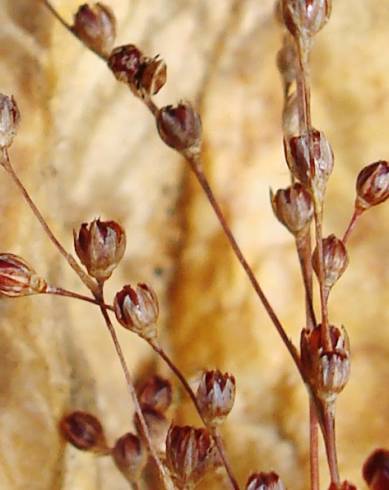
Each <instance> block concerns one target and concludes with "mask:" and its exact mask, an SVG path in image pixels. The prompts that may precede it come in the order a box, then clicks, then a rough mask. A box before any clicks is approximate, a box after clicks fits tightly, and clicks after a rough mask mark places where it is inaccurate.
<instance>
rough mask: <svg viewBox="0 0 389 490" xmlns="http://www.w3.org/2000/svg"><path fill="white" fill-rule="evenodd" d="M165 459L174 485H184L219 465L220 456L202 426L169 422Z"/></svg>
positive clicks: (192, 482) (195, 482) (190, 483)
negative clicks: (170, 423)
mask: <svg viewBox="0 0 389 490" xmlns="http://www.w3.org/2000/svg"><path fill="white" fill-rule="evenodd" d="M166 463H167V466H168V468H169V470H170V471H171V473H172V475H173V478H174V479H175V481H176V483H177V485H178V486H179V487H180V488H181V487H182V488H186V485H188V486H189V485H196V484H197V483H198V482H199V481H200V480H201V479H202V478H203V477H204V476H205V475H206V473H208V472H209V471H211V470H213V469H214V468H216V467H218V466H220V459H219V455H218V453H217V450H216V447H215V445H214V443H213V439H212V437H211V436H210V434H209V432H208V431H207V430H206V429H195V428H194V427H188V426H185V427H179V426H176V425H172V426H171V427H170V429H169V432H168V435H167V439H166Z"/></svg>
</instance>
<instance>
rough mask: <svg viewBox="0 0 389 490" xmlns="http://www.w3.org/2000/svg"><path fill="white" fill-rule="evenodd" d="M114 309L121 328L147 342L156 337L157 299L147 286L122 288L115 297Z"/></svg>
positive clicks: (139, 285)
mask: <svg viewBox="0 0 389 490" xmlns="http://www.w3.org/2000/svg"><path fill="white" fill-rule="evenodd" d="M114 308H115V314H116V318H117V320H118V322H119V323H120V324H121V325H123V327H125V328H128V329H129V330H132V331H133V332H135V333H137V334H138V335H139V336H141V337H143V338H145V339H147V340H153V339H154V338H155V337H156V336H157V334H158V330H157V327H156V325H155V323H156V321H157V320H158V315H159V304H158V298H157V295H156V293H155V292H154V290H153V289H152V288H151V287H150V286H148V285H147V284H138V285H137V286H136V288H133V287H132V286H130V285H127V286H124V287H123V289H122V290H121V291H119V292H118V293H117V294H116V296H115V300H114Z"/></svg>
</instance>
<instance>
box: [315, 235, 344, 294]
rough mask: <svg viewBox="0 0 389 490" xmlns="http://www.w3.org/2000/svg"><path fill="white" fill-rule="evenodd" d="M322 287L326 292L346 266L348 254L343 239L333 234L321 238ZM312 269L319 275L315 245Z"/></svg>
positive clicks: (317, 254)
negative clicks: (322, 261)
mask: <svg viewBox="0 0 389 490" xmlns="http://www.w3.org/2000/svg"><path fill="white" fill-rule="evenodd" d="M323 260H324V287H325V288H326V289H327V292H329V290H330V289H331V288H332V286H333V285H334V284H335V283H336V282H337V281H338V279H339V278H340V277H341V276H342V274H343V272H344V271H345V270H346V268H347V266H348V254H347V250H346V247H345V245H344V243H343V241H342V240H341V239H340V238H337V237H336V236H335V235H330V236H328V237H327V238H324V239H323ZM312 265H313V269H314V271H315V272H316V275H317V276H318V277H319V253H318V249H317V247H316V248H315V251H314V252H313V256H312Z"/></svg>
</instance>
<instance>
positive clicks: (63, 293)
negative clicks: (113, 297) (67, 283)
mask: <svg viewBox="0 0 389 490" xmlns="http://www.w3.org/2000/svg"><path fill="white" fill-rule="evenodd" d="M44 294H54V295H56V296H63V297H66V298H74V299H79V300H81V301H86V302H87V303H93V304H94V305H97V306H100V307H101V306H102V307H103V308H105V309H106V310H110V311H114V307H113V306H112V305H107V304H104V305H102V304H101V303H100V302H99V301H97V299H94V298H90V297H89V296H84V295H83V294H79V293H75V292H73V291H68V290H67V289H63V288H57V287H54V286H50V285H49V286H47V289H46V291H45V292H44Z"/></svg>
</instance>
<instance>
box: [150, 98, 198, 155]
mask: <svg viewBox="0 0 389 490" xmlns="http://www.w3.org/2000/svg"><path fill="white" fill-rule="evenodd" d="M157 127H158V132H159V135H160V137H161V139H162V140H163V141H164V142H165V143H166V144H167V145H168V146H170V147H171V148H174V149H175V150H177V151H180V152H183V151H188V150H191V151H192V150H194V151H198V150H199V148H200V143H201V121H200V116H199V115H198V113H197V112H196V111H195V110H194V109H193V107H192V106H191V105H190V104H189V103H188V102H180V103H179V104H178V105H177V106H175V107H173V106H171V105H169V106H166V107H162V109H160V111H159V112H158V115H157Z"/></svg>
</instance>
